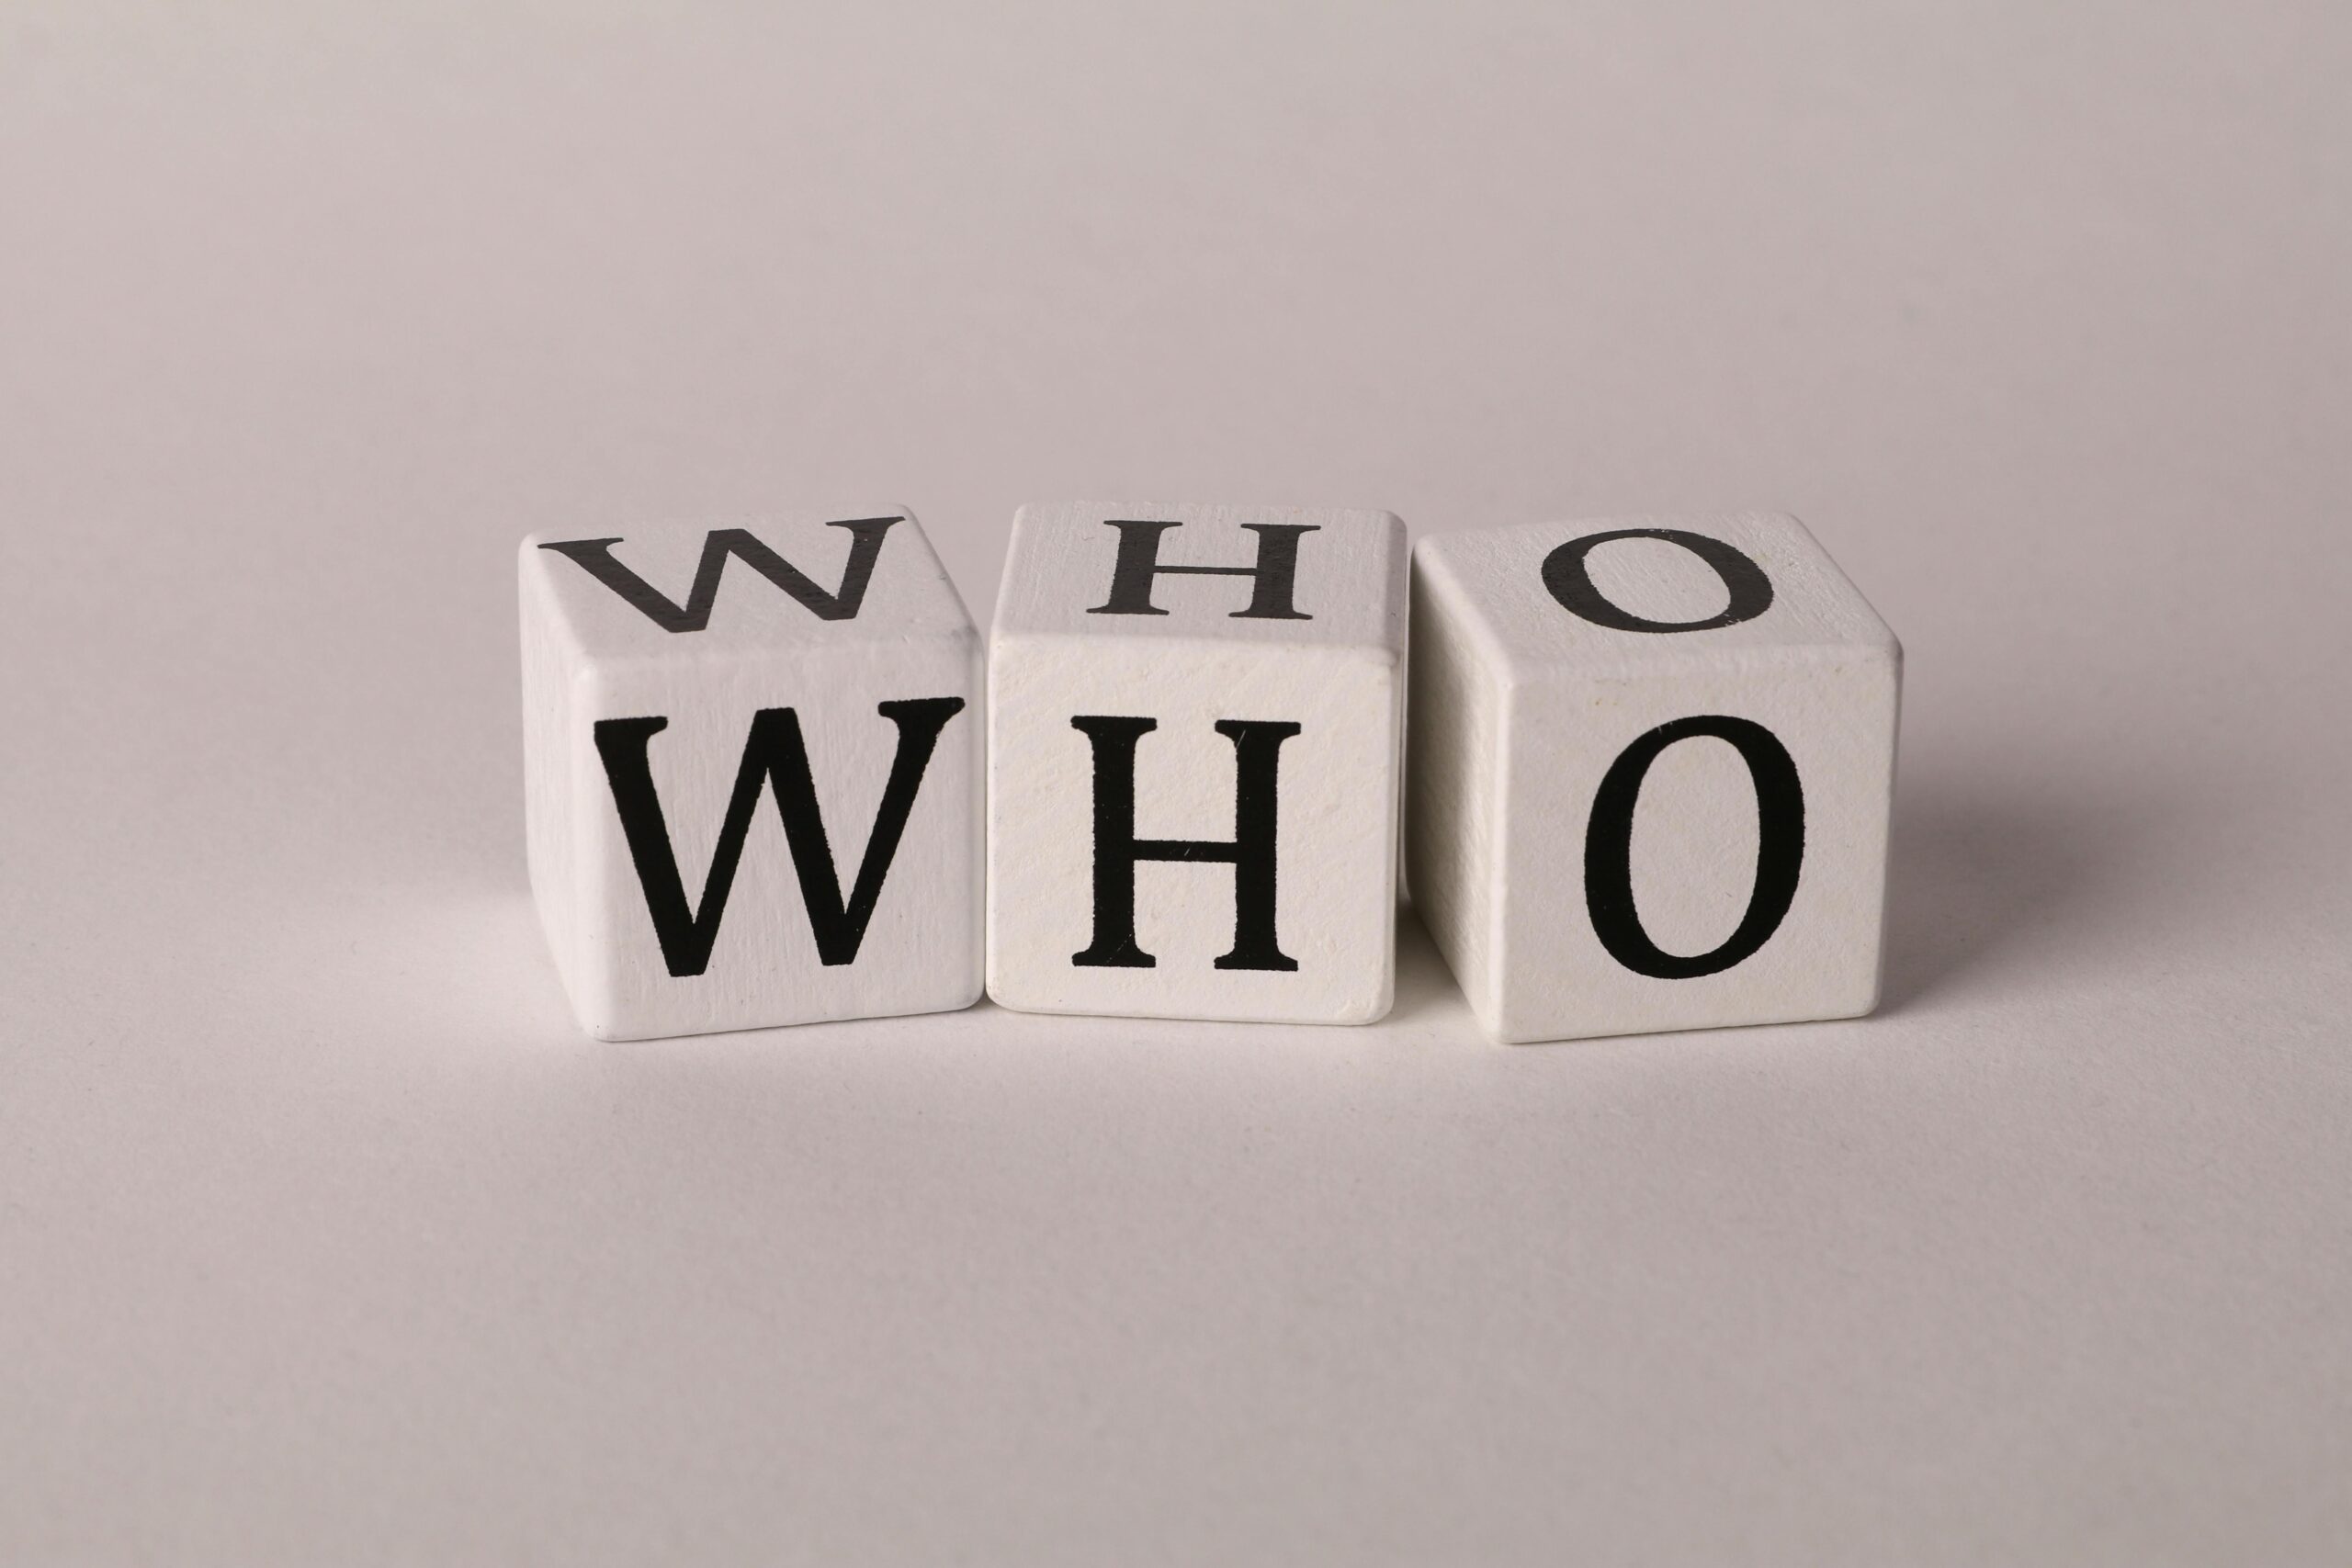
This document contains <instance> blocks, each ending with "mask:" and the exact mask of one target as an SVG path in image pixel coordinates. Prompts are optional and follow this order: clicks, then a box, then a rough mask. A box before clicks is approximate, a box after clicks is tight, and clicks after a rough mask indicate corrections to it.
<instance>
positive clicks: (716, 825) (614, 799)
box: [521, 508, 984, 1039]
mask: <svg viewBox="0 0 2352 1568" xmlns="http://www.w3.org/2000/svg"><path fill="white" fill-rule="evenodd" d="M885 519H888V521H885ZM843 520H846V521H848V522H849V523H850V524H852V526H846V527H844V526H842V525H841V523H842V521H843ZM712 541H716V543H713V542H712ZM521 570H522V580H523V581H522V589H523V611H524V666H525V704H526V726H525V731H526V750H527V756H526V773H527V784H528V794H529V806H530V837H531V863H532V883H533V887H534V891H535V893H536V895H537V898H538V901H539V906H540V909H541V913H542V918H543V920H544V922H545V924H546V925H547V927H548V936H549V941H550V943H551V945H552V946H553V948H554V950H555V953H556V959H557V966H558V968H559V969H560V971H561V973H562V976H563V978H564V983H565V986H566V988H567V990H568V991H569V992H570V994H571V998H572V1002H573V1006H574V1009H575V1010H576V1011H577V1012H578V1013H579V1015H580V1017H581V1020H582V1023H583V1024H584V1025H585V1026H586V1027H587V1028H588V1029H589V1030H590V1031H591V1032H594V1033H596V1034H599V1035H602V1036H605V1037H607V1038H622V1039H628V1038H648V1037H654V1036H662V1035H671V1034H684V1033H695V1032H704V1031H710V1030H723V1029H746V1028H759V1027H765V1026H768V1025H773V1024H781V1023H796V1022H805V1021H815V1020H820V1019H836V1018H860V1017H873V1016H880V1015H885V1014H892V1013H906V1012H922V1011H933V1010H943V1009H949V1008H956V1007H963V1006H967V1005H969V1004H970V1003H971V1002H972V1001H974V1000H976V999H977V998H978V991H979V979H980V974H979V971H980V914H981V908H980V869H981V867H980V832H981V821H980V813H979V791H980V783H981V765H982V762H981V760H982V745H983V740H984V731H983V728H982V726H981V723H980V715H979V713H978V705H979V698H980V690H979V684H980V682H979V669H980V656H979V648H978V636H977V634H976V632H975V631H974V630H973V628H972V626H971V624H970V622H969V619H968V618H967V617H966V616H965V615H964V612H963V608H962V605H961V604H960V602H958V601H957V600H956V595H955V592H954V589H953V587H952V586H951V585H950V584H949V583H948V582H947V580H946V578H945V575H944V572H942V571H941V570H940V568H939V565H938V562H937V559H936V558H934V557H933V554H932V552H931V550H930V547H929V546H928V544H927V542H925V541H924V539H923V538H922V533H921V531H920V528H919V527H918V525H916V524H915V522H914V520H913V519H912V517H911V516H910V515H908V514H907V513H905V512H903V511H902V510H899V509H889V508H876V509H871V510H870V511H867V512H862V513H842V514H840V515H839V517H803V518H788V519H785V520H783V521H781V522H778V521H761V522H751V523H742V524H723V525H701V524H696V525H664V526H662V527H659V528H652V529H647V530H643V531H633V530H624V531H623V536H622V537H621V538H619V539H618V540H609V539H602V538H594V537H588V536H581V537H573V536H562V535H543V536H534V537H533V538H531V539H529V540H526V542H525V544H524V547H523V550H522V556H521Z"/></svg>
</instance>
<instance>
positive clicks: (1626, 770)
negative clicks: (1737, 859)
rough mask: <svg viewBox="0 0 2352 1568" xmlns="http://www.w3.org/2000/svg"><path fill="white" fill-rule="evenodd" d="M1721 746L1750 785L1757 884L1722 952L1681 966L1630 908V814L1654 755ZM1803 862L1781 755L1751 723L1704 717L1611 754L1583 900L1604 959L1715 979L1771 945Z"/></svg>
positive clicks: (1591, 830)
mask: <svg viewBox="0 0 2352 1568" xmlns="http://www.w3.org/2000/svg"><path fill="white" fill-rule="evenodd" d="M1700 736H1713V738H1715V739H1718V740H1727V741H1729V742H1730V743H1731V745H1732V746H1733V748H1734V749H1736V750H1737V751H1738V752H1739V756H1740V760H1741V761H1744V762H1746V763H1747V773H1748V776H1749V777H1750V778H1751V779H1752V780H1754V781H1755V784H1756V829H1757V831H1756V882H1755V886H1754V887H1753V889H1752V891H1750V892H1749V894H1748V896H1747V913H1746V914H1745V915H1743V916H1741V917H1740V921H1739V927H1738V929H1737V930H1736V931H1733V932H1732V933H1731V935H1730V936H1729V937H1728V938H1726V939H1725V940H1724V943H1723V945H1722V946H1720V947H1717V948H1715V949H1714V950H1713V951H1712V952H1709V953H1694V954H1691V956H1689V957H1683V956H1681V955H1679V954H1677V953H1668V952H1666V951H1665V950H1664V949H1662V948H1660V947H1659V946H1658V945H1657V943H1656V942H1652V941H1650V938H1649V933H1648V932H1647V931H1644V930H1643V929H1642V918H1641V915H1640V913H1639V912H1638V911H1637V910H1636V909H1635V908H1634V869H1633V861H1634V805H1635V803H1636V802H1637V801H1639V800H1640V798H1641V794H1642V780H1643V779H1644V778H1645V777H1646V776H1647V775H1648V773H1649V771H1650V764H1651V763H1652V762H1655V761H1657V759H1658V755H1659V753H1660V752H1662V751H1664V750H1666V749H1667V748H1668V747H1669V746H1671V745H1673V744H1674V743H1675V742H1676V741H1678V740H1691V739H1697V738H1699V737H1700ZM1803 865H1804V786H1803V785H1802V784H1799V783H1798V781H1797V765H1796V762H1795V761H1794V759H1792V758H1791V757H1790V755H1789V751H1788V748H1787V747H1785V746H1783V745H1781V742H1780V740H1779V739H1778V738H1777V737H1775V736H1774V735H1773V733H1772V732H1771V731H1770V730H1769V729H1767V728H1764V727H1763V726H1762V725H1760V724H1758V723H1756V722H1755V721H1754V720H1752V719H1745V718H1730V717H1726V716H1724V715H1721V714H1702V715H1701V716H1697V717H1693V718H1678V719H1676V720H1674V721H1673V722H1672V723H1670V724H1661V725H1659V726H1658V727H1657V728H1656V729H1653V730H1651V731H1650V732H1649V733H1648V734H1646V735H1644V736H1642V737H1641V738H1640V739H1636V740H1635V741H1634V743H1633V744H1632V745H1631V746H1628V747H1626V748H1625V750H1623V751H1622V752H1620V753H1619V754H1618V757H1617V760H1616V761H1613V762H1611V763H1610V764H1609V771H1608V772H1607V773H1604V774H1602V775H1601V779H1600V789H1599V790H1597V791H1595V792H1594V794H1593V797H1592V816H1591V818H1590V819H1589V822H1588V823H1587V825H1586V828H1585V838H1584V897H1585V908H1587V909H1588V910H1589V912H1590V913H1591V916H1592V931H1593V934H1594V935H1595V936H1597V937H1599V938H1600V945H1601V946H1602V947H1605V948H1607V949H1608V950H1609V955H1610V956H1611V958H1614V959H1615V960H1617V962H1618V963H1620V964H1623V965H1624V966H1625V967H1626V968H1628V969H1631V970H1632V971H1634V973H1635V974H1636V975H1648V976H1654V977H1656V978H1657V979H1660V980H1691V979H1696V978H1698V977H1699V976H1702V975H1715V974H1720V973H1722V972H1723V971H1724V970H1725V969H1728V968H1730V967H1731V966H1732V965H1733V964H1738V963H1741V962H1743V961H1744V960H1746V959H1747V958H1750V957H1752V956H1754V954H1755V953H1756V951H1757V950H1758V948H1760V947H1762V946H1763V945H1764V944H1765V943H1766V942H1769V941H1770V940H1771V937H1772V933H1773V932H1774V931H1778V930H1780V928H1781V920H1782V919H1785V918H1786V917H1787V915H1788V912H1789V906H1790V905H1791V904H1792V903H1794V902H1795V901H1796V896H1797V873H1798V871H1799V869H1800V868H1801V867H1802V866H1803Z"/></svg>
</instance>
